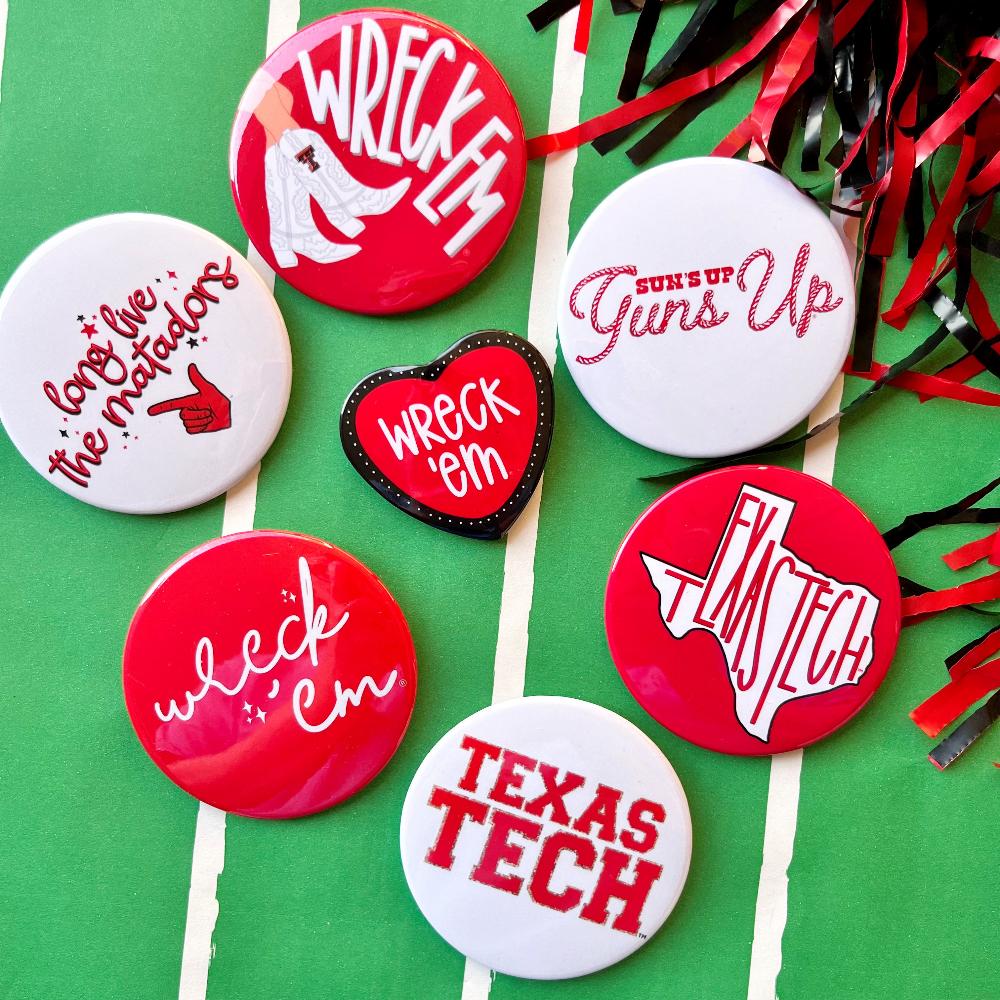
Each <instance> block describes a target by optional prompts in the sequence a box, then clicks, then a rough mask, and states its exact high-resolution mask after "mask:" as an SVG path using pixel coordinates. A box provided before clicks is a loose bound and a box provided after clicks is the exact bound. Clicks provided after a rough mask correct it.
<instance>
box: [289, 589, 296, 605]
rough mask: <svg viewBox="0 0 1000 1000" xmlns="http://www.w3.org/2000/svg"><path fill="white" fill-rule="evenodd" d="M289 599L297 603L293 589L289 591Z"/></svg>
mask: <svg viewBox="0 0 1000 1000" xmlns="http://www.w3.org/2000/svg"><path fill="white" fill-rule="evenodd" d="M288 599H289V600H290V601H291V602H292V604H294V603H295V595H294V594H293V593H292V592H291V591H289V593H288Z"/></svg>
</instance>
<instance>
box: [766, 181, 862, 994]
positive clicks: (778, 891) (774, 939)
mask: <svg viewBox="0 0 1000 1000" xmlns="http://www.w3.org/2000/svg"><path fill="white" fill-rule="evenodd" d="M837 194H839V191H838V192H837ZM835 197H836V195H835ZM832 219H833V223H834V225H835V226H836V227H837V229H838V230H839V231H840V234H841V236H842V238H843V240H844V246H845V248H846V249H847V254H848V256H849V258H850V260H851V267H852V269H853V266H854V260H855V257H856V255H857V239H858V220H857V219H853V218H851V217H849V216H845V215H840V214H838V213H833V215H832ZM843 394H844V376H843V375H842V374H841V375H838V376H837V378H836V379H835V380H834V383H833V385H831V386H830V388H829V389H828V390H827V393H826V395H825V396H824V397H823V398H822V399H821V400H820V401H819V403H818V404H817V406H816V408H815V409H814V410H813V411H812V413H810V414H809V429H810V430H811V429H812V428H813V427H815V426H816V425H817V424H821V423H822V422H823V421H824V420H826V419H828V418H829V417H832V416H833V415H834V414H835V413H836V412H837V411H838V410H839V409H840V404H841V399H842V397H843ZM839 426H840V425H839V423H837V424H834V425H833V426H832V427H831V428H829V430H826V431H824V432H823V433H822V434H820V435H818V436H817V437H814V438H811V439H810V440H809V441H807V442H806V446H805V453H804V455H803V458H802V471H803V472H808V473H809V475H811V476H815V477H816V478H817V479H822V480H823V481H824V482H826V483H832V482H833V467H834V461H835V459H836V456H837V443H838V441H839V440H840V433H839ZM801 778H802V751H801V750H792V751H791V752H790V753H783V754H776V755H775V756H773V757H772V758H771V775H770V780H769V781H768V785H767V813H766V816H765V819H764V847H763V859H762V862H761V867H760V881H759V883H758V885H757V908H756V911H755V913H754V924H753V944H752V945H751V948H750V975H749V982H748V985H747V1000H777V995H778V994H777V989H778V974H779V973H780V972H781V959H782V955H781V939H782V936H783V935H784V933H785V923H786V921H787V919H788V867H789V865H790V864H791V862H792V855H793V852H794V849H795V828H796V826H797V825H798V815H799V788H800V784H801Z"/></svg>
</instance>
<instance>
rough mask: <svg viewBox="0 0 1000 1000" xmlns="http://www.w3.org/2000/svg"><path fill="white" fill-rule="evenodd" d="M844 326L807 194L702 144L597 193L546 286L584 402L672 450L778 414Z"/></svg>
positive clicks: (789, 407) (796, 405)
mask: <svg viewBox="0 0 1000 1000" xmlns="http://www.w3.org/2000/svg"><path fill="white" fill-rule="evenodd" d="M853 326H854V278H853V274H852V272H851V267H850V264H849V263H848V259H847V254H846V252H845V250H844V245H843V243H842V241H841V237H840V235H839V233H838V232H837V231H836V229H835V228H834V227H833V225H832V224H831V223H830V221H829V220H828V219H827V218H826V216H825V215H824V214H823V212H822V211H821V210H820V209H819V207H818V206H817V205H816V204H815V203H814V202H812V201H810V200H809V199H808V198H807V197H806V196H805V195H803V194H801V193H799V192H798V191H797V190H796V189H795V188H794V187H793V186H792V185H791V184H790V183H789V182H788V181H787V180H785V179H784V178H782V177H780V176H778V175H777V174H775V173H774V172H773V171H771V170H767V169H765V168H764V167H761V166H757V165H755V164H750V163H745V162H742V161H736V160H723V159H719V158H712V157H708V158H695V159H690V160H679V161H676V162H674V163H669V164H666V165H664V166H661V167H655V168H653V169H651V170H646V171H644V172H643V173H641V174H639V175H638V176H637V177H635V178H633V179H632V180H630V181H628V182H627V183H625V184H623V185H622V186H621V187H619V188H618V189H617V190H616V191H614V192H612V194H610V195H609V196H608V197H607V198H606V199H605V200H604V201H603V202H601V204H600V205H599V206H598V207H597V208H596V209H595V210H594V212H593V213H592V215H591V216H590V218H589V219H588V220H587V221H586V223H585V224H584V226H583V228H582V229H581V230H580V233H579V235H578V236H577V237H576V239H575V240H574V242H573V246H572V248H571V250H570V254H569V257H568V259H567V263H566V267H565V270H564V273H563V281H562V287H561V290H560V293H559V336H560V341H561V345H562V350H563V355H564V356H565V358H566V364H567V367H568V368H569V371H570V374H571V375H572V376H573V379H574V381H575V382H576V384H577V386H578V387H579V389H580V391H581V392H582V393H583V395H584V397H585V398H586V400H587V402H588V403H590V405H591V406H592V407H593V408H594V409H595V410H596V411H597V413H598V414H599V415H600V416H601V417H602V418H603V419H604V420H605V421H607V422H608V423H609V424H610V425H611V426H612V427H614V428H615V429H616V430H617V431H619V432H620V433H622V434H624V435H625V436H626V437H629V438H631V439H632V440H633V441H637V442H638V443H639V444H642V445H646V446H647V447H648V448H653V449H655V450H657V451H662V452H667V453H669V454H674V455H686V456H703V457H709V456H717V455H732V454H736V453H737V452H741V451H746V450H748V449H751V448H755V447H758V446H759V445H761V444H764V443H765V442H767V441H770V440H772V439H773V438H776V437H778V436H780V435H781V434H783V433H784V432H785V431H787V430H789V429H790V428H792V427H794V426H795V425H796V424H797V423H799V421H801V420H802V419H804V418H805V417H806V416H807V415H808V414H809V412H810V411H811V410H812V409H813V407H814V406H815V405H816V404H817V403H818V402H819V400H820V399H821V398H822V397H823V395H824V393H825V392H826V390H827V389H828V388H829V386H830V384H831V383H832V382H833V380H834V378H835V377H836V375H837V373H838V371H839V370H840V368H841V366H842V364H843V362H844V358H845V357H846V355H847V350H848V346H849V344H850V340H851V335H852V332H853Z"/></svg>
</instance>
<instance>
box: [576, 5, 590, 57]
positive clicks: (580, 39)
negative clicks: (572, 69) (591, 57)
mask: <svg viewBox="0 0 1000 1000" xmlns="http://www.w3.org/2000/svg"><path fill="white" fill-rule="evenodd" d="M593 17H594V0H580V11H579V13H578V14H577V17H576V33H575V34H574V35H573V50H574V51H575V52H579V53H580V55H582V56H585V55H586V54H587V46H588V45H589V44H590V22H591V21H592V20H593Z"/></svg>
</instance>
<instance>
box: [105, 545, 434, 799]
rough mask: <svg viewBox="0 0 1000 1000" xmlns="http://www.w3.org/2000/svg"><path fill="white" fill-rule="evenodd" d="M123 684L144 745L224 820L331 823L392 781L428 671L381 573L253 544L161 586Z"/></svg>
mask: <svg viewBox="0 0 1000 1000" xmlns="http://www.w3.org/2000/svg"><path fill="white" fill-rule="evenodd" d="M123 679H124V686H125V704H126V707H127V708H128V713H129V716H130V718H131V720H132V724H133V726H134V727H135V731H136V734H137V735H138V737H139V740H140V742H141V743H142V745H143V747H144V748H145V750H146V752H147V753H148V754H149V756H150V757H152V759H153V763H155V764H156V766H157V767H159V768H160V770H161V771H163V772H164V773H165V774H166V775H167V777H168V778H170V780H171V781H173V782H175V783H176V784H178V785H179V786H180V787H181V788H183V789H184V790H185V791H186V792H189V793H190V794H191V795H193V796H195V797H196V798H198V799H201V801H203V802H207V803H209V804H210V805H213V806H216V807H218V808H219V809H224V810H226V811H227V812H236V813H241V814H243V815H244V816H260V817H271V818H281V817H289V816H302V815H305V814H307V813H314V812H318V811H319V810H321V809H326V808H328V807H329V806H332V805H334V804H335V803H337V802H340V801H341V800H342V799H345V798H347V797H348V796H349V795H353V794H354V793H355V792H357V791H358V790H360V789H361V788H363V787H364V786H365V785H367V784H368V782H369V781H371V780H372V778H374V777H375V775H376V774H378V773H379V771H381V770H382V768H383V767H385V765H386V764H387V763H388V761H389V758H390V757H392V755H393V754H394V753H395V752H396V748H397V747H398V746H399V744H400V742H401V741H402V739H403V734H404V733H405V732H406V727H407V725H408V724H409V721H410V715H411V713H412V711H413V702H414V696H415V694H416V688H417V666H416V659H415V656H414V652H413V642H412V640H411V638H410V631H409V628H408V627H407V624H406V619H405V618H404V617H403V613H402V612H401V611H400V610H399V606H398V605H397V604H396V602H395V601H394V600H393V598H392V595H391V594H390V593H389V592H388V591H387V590H386V589H385V587H384V586H383V585H382V584H381V582H380V581H379V580H378V578H377V577H376V576H375V574H374V573H372V572H371V570H369V569H367V568H366V567H365V566H363V565H362V564H361V563H360V562H358V560H357V559H355V558H354V557H353V556H349V555H348V554H347V553H346V552H342V551H341V550H340V549H337V548H335V547H334V546H332V545H330V544H328V543H327V542H323V541H320V540H319V539H316V538H310V537H308V536H306V535H296V534H292V533H290V532H283V531H250V532H245V533H242V534H235V535H228V536H226V537H224V538H219V539H216V540H215V541H211V542H208V543H207V544H205V545H202V546H201V547H199V548H197V549H194V550H193V551H192V552H189V553H188V554H187V555H186V556H184V557H183V558H182V559H180V560H179V561H178V562H177V563H175V564H174V565H173V566H171V567H170V569H168V570H167V571H166V572H165V573H164V574H163V575H162V576H161V577H160V579H159V580H157V581H156V583H154V584H153V587H152V588H151V589H150V591H149V593H148V594H146V596H145V597H144V598H143V599H142V603H141V604H140V605H139V608H138V610H137V611H136V613H135V617H134V618H133V619H132V625H131V627H130V628H129V632H128V638H127V639H126V641H125V656H124V673H123Z"/></svg>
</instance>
